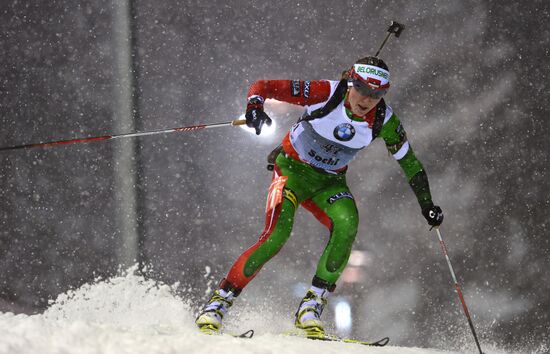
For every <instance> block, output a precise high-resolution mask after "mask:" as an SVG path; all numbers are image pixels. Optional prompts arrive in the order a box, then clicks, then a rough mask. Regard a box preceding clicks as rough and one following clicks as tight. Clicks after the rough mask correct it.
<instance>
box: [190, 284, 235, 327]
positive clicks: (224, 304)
mask: <svg viewBox="0 0 550 354" xmlns="http://www.w3.org/2000/svg"><path fill="white" fill-rule="evenodd" d="M233 298H234V295H233V293H232V292H230V291H229V292H228V291H225V290H223V289H218V290H216V291H214V294H213V295H212V297H211V298H210V300H208V302H207V303H206V305H205V306H204V308H203V309H202V311H201V313H200V314H199V316H198V317H197V319H196V320H195V323H196V324H197V327H199V330H200V331H201V332H203V333H206V334H218V333H220V330H221V327H222V320H223V316H225V314H226V313H227V311H228V310H229V308H230V307H231V305H233Z"/></svg>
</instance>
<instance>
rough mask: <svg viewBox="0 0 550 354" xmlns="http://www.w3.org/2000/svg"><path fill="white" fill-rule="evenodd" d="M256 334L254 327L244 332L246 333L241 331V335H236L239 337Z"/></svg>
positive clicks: (249, 336) (248, 336)
mask: <svg viewBox="0 0 550 354" xmlns="http://www.w3.org/2000/svg"><path fill="white" fill-rule="evenodd" d="M253 336H254V330H253V329H249V330H248V331H246V332H244V333H241V334H239V335H236V336H235V337H238V338H248V339H250V338H252V337H253Z"/></svg>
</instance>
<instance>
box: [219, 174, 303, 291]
mask: <svg viewBox="0 0 550 354" xmlns="http://www.w3.org/2000/svg"><path fill="white" fill-rule="evenodd" d="M280 173H281V172H280V170H276V171H275V174H274V178H273V181H272V184H271V186H270V188H269V193H268V197H267V204H266V221H265V227H264V230H263V232H262V233H261V235H260V237H259V238H258V240H257V241H256V243H254V244H253V245H252V246H251V247H250V248H248V249H247V250H246V251H245V252H244V253H242V254H241V255H240V256H239V258H238V259H237V260H236V261H235V263H234V264H233V266H232V267H231V269H230V271H229V273H228V274H227V276H226V278H225V279H223V280H222V282H221V283H220V287H221V288H223V289H225V290H227V291H232V292H233V293H234V294H235V295H238V294H239V293H240V291H241V290H242V289H243V288H244V287H245V286H246V285H247V284H248V283H249V282H250V281H251V280H252V279H253V278H254V277H255V276H256V274H258V272H259V271H260V269H261V268H262V266H263V265H264V264H265V263H267V261H269V260H270V259H271V258H272V257H273V256H275V255H276V254H277V253H278V252H279V251H280V250H281V248H282V247H283V245H284V244H285V242H286V241H287V240H288V238H289V236H290V232H291V231H292V225H293V222H294V214H295V212H296V208H297V206H298V201H297V198H296V195H295V194H294V192H292V191H291V190H290V189H287V188H286V187H285V184H286V182H287V180H288V176H280Z"/></svg>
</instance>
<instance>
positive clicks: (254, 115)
mask: <svg viewBox="0 0 550 354" xmlns="http://www.w3.org/2000/svg"><path fill="white" fill-rule="evenodd" d="M245 117H246V126H248V127H250V128H254V129H256V135H260V133H261V132H262V127H263V125H264V123H265V124H267V125H268V126H269V125H271V118H269V116H268V115H267V114H266V113H265V112H264V100H263V98H261V97H260V96H252V97H250V99H249V100H248V104H247V105H246V114H245Z"/></svg>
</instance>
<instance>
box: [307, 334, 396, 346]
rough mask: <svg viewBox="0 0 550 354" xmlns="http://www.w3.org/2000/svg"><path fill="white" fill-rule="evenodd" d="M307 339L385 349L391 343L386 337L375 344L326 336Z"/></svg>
mask: <svg viewBox="0 0 550 354" xmlns="http://www.w3.org/2000/svg"><path fill="white" fill-rule="evenodd" d="M306 338H307V339H313V340H323V341H328V342H342V343H354V344H361V345H369V346H372V347H383V346H385V345H386V344H388V342H389V341H390V338H389V337H384V338H382V339H380V340H377V341H375V342H366V341H362V340H357V339H351V338H340V337H336V336H324V337H306Z"/></svg>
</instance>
